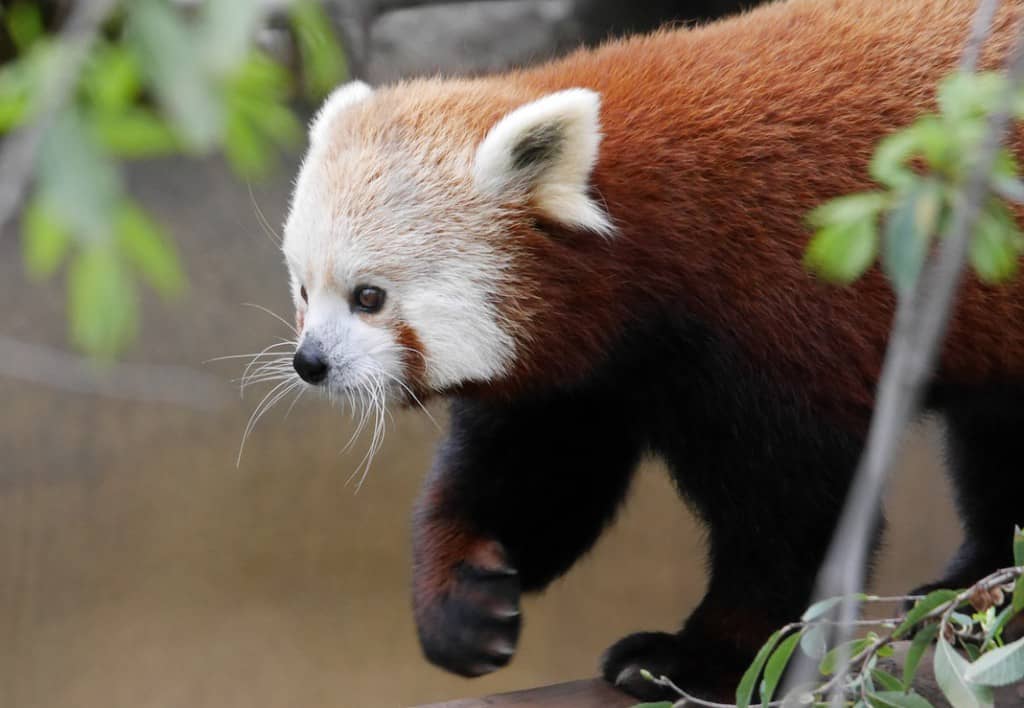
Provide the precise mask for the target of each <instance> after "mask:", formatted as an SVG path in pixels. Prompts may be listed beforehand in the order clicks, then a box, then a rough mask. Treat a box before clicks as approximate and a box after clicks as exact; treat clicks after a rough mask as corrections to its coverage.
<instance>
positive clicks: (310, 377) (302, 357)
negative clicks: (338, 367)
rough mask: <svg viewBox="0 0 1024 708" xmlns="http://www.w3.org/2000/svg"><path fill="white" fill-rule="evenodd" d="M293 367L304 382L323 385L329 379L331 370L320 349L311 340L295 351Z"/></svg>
mask: <svg viewBox="0 0 1024 708" xmlns="http://www.w3.org/2000/svg"><path fill="white" fill-rule="evenodd" d="M292 366H294V367H295V371H296V372H298V374H299V376H301V377H302V380H303V381H305V382H306V383H311V384H318V383H321V382H322V381H323V380H324V379H326V378H327V372H328V370H329V369H330V368H331V367H330V365H329V364H328V363H327V357H325V356H324V353H323V352H322V351H321V350H320V347H318V346H317V345H316V344H313V343H312V342H310V341H309V340H306V341H305V342H303V343H302V346H301V347H299V348H298V349H297V350H296V351H295V358H294V359H292Z"/></svg>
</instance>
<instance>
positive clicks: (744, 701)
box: [736, 630, 782, 708]
mask: <svg viewBox="0 0 1024 708" xmlns="http://www.w3.org/2000/svg"><path fill="white" fill-rule="evenodd" d="M781 636H782V630H778V631H776V632H775V633H774V634H772V636H770V637H768V641H766V642H765V643H764V645H763V646H762V647H761V648H760V650H758V652H757V656H755V657H754V661H753V662H751V664H750V667H749V668H748V669H747V670H746V671H745V672H744V674H743V678H741V679H740V683H739V686H737V687H736V708H748V706H749V705H750V699H751V697H752V696H753V695H754V687H755V686H756V685H757V679H758V677H759V676H760V675H761V669H763V668H764V665H765V663H766V662H767V661H768V657H769V656H771V653H772V651H773V650H774V649H775V645H776V644H778V643H779V638H780V637H781Z"/></svg>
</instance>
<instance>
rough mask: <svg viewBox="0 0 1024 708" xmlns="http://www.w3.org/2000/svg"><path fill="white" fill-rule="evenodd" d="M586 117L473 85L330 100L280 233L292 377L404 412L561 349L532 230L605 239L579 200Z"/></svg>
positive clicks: (573, 103) (567, 105)
mask: <svg viewBox="0 0 1024 708" xmlns="http://www.w3.org/2000/svg"><path fill="white" fill-rule="evenodd" d="M599 104H600V100H599V97H598V95H597V94H596V93H594V92H592V91H589V90H584V89H570V90H565V91H558V92H555V93H549V94H547V95H542V96H539V97H538V96H533V95H527V94H520V93H518V92H517V90H516V89H514V88H510V87H508V86H503V85H501V84H499V83H495V82H490V83H488V82H480V81H472V82H471V81H463V82H460V81H447V82H443V81H423V82H416V83H411V84H404V85H399V86H397V87H395V88H391V89H385V90H381V91H378V92H374V91H373V90H372V89H371V88H370V87H368V86H367V85H366V84H363V83H360V82H353V83H351V84H348V85H346V86H343V87H342V88H340V89H338V90H337V91H335V93H334V94H333V95H332V96H330V97H329V98H328V100H327V101H326V103H325V105H324V106H323V108H322V109H321V111H320V113H319V114H318V115H317V117H316V118H315V119H314V121H313V124H312V127H311V130H310V148H309V152H308V154H307V156H306V159H305V161H304V163H303V166H302V169H301V172H300V174H299V177H298V180H297V183H296V187H295V192H294V195H293V199H292V205H291V211H290V214H289V217H288V220H287V224H286V226H285V237H284V244H283V251H284V255H285V259H286V262H287V264H288V268H289V270H290V273H291V281H292V292H293V296H294V299H295V306H296V310H297V315H296V320H297V322H298V323H299V326H300V329H301V332H300V341H299V343H300V346H299V353H298V355H297V357H296V368H298V369H299V371H300V374H302V375H303V377H304V378H306V379H307V381H310V380H312V381H314V382H316V383H323V384H324V385H325V386H326V387H327V389H328V390H329V391H330V392H332V393H336V394H342V395H344V394H346V393H348V394H351V393H352V391H353V390H355V391H366V390H375V391H380V392H382V393H384V394H391V396H392V397H394V398H398V399H406V400H408V398H409V397H411V396H417V397H420V396H423V395H425V394H430V393H444V392H448V391H452V390H455V389H459V388H462V387H467V386H480V385H482V386H485V387H486V386H489V385H493V386H497V387H501V386H504V385H507V384H509V383H510V382H513V381H514V380H515V379H516V378H517V377H519V378H522V377H523V375H524V372H527V371H536V370H538V369H539V368H541V367H540V363H539V361H540V359H539V358H538V357H540V358H544V357H543V356H540V355H539V353H540V352H547V353H548V354H550V351H551V347H552V346H554V339H555V338H561V339H562V340H571V339H572V333H571V332H564V331H563V332H561V333H557V332H552V330H553V328H555V327H556V326H557V320H559V319H560V318H557V317H556V318H554V319H552V318H551V317H550V316H549V315H550V313H551V312H555V311H559V312H562V314H564V307H563V308H562V309H561V310H559V308H558V307H555V308H554V309H553V310H552V309H551V308H552V307H553V305H552V302H551V301H550V298H553V297H555V296H556V294H557V291H558V290H560V289H565V288H573V287H574V286H575V284H574V283H573V282H572V275H571V273H566V272H562V273H561V275H560V276H559V275H557V274H555V275H552V272H551V271H552V268H555V269H556V270H557V269H558V266H557V265H556V264H555V261H557V260H558V259H559V258H560V257H562V256H559V255H557V254H554V253H553V252H552V253H548V251H550V248H549V247H550V245H551V244H552V243H553V239H556V238H557V237H556V236H553V235H552V233H551V231H550V229H548V230H546V229H545V228H544V227H543V226H541V225H548V226H550V227H552V228H553V229H555V230H564V232H565V233H570V232H571V233H572V234H573V236H574V237H577V236H578V237H579V238H581V239H586V240H587V241H591V242H597V243H601V242H607V241H608V239H612V238H614V233H613V232H614V229H613V226H612V223H611V221H610V219H609V217H608V216H607V214H606V213H605V211H604V209H603V208H602V206H601V205H600V204H599V203H598V202H597V201H595V199H594V198H593V196H592V194H591V191H592V190H591V189H590V185H589V181H590V176H591V171H592V169H593V167H594V164H595V162H596V160H597V154H598V146H599V143H600V139H601V134H600V128H599V118H598V114H599ZM555 250H556V251H557V250H558V249H557V248H556V249H555ZM546 254H547V255H546ZM548 255H550V256H551V257H548ZM563 256H564V254H563ZM567 267H569V269H570V270H571V269H572V268H574V267H576V266H567ZM552 277H555V278H558V277H568V278H569V280H568V281H565V282H545V281H549V280H550V278H552ZM563 319H564V318H563ZM300 356H305V357H307V358H308V359H309V360H310V361H305V362H304V363H305V364H310V362H312V364H316V366H313V367H312V368H307V369H306V370H305V371H304V370H303V369H302V368H300ZM307 373H309V374H310V376H307V375H306V374H307Z"/></svg>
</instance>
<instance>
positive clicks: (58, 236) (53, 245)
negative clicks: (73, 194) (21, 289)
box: [21, 199, 72, 279]
mask: <svg viewBox="0 0 1024 708" xmlns="http://www.w3.org/2000/svg"><path fill="white" fill-rule="evenodd" d="M21 231H22V249H23V251H22V252H23V257H24V259H25V269H26V270H27V271H28V274H29V275H30V276H31V277H33V278H37V279H42V278H46V277H49V276H51V275H53V273H54V272H55V271H56V270H57V268H59V267H60V264H61V263H63V262H64V259H65V258H66V257H67V255H68V252H69V251H70V250H71V244H72V238H71V233H70V232H69V231H68V229H67V228H66V227H65V226H64V224H62V223H61V222H60V220H59V219H56V218H54V215H53V212H52V211H51V210H49V209H47V208H46V206H45V204H44V203H43V202H42V201H41V200H39V199H34V200H32V202H31V203H30V204H29V205H28V206H27V207H26V208H25V213H24V216H23V217H22V222H21Z"/></svg>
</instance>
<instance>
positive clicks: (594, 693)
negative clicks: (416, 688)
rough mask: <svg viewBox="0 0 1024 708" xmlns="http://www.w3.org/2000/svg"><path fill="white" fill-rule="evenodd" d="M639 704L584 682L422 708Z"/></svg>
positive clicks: (581, 707) (623, 706) (607, 688)
mask: <svg viewBox="0 0 1024 708" xmlns="http://www.w3.org/2000/svg"><path fill="white" fill-rule="evenodd" d="M638 702H639V701H637V700H636V699H635V698H630V697H629V696H627V695H626V694H625V693H622V692H621V691H616V690H615V689H614V688H612V687H611V686H609V685H608V684H607V682H605V681H602V680H601V679H584V680H582V681H570V682H568V683H559V684H555V685H554V686H544V687H543V688H534V689H530V690H526V691H513V692H512V693H500V694H497V695H494V696H485V697H484V698H466V699H462V700H457V701H446V702H444V703H432V704H431V705H429V706H419V708H485V706H499V707H500V708H527V707H529V708H555V707H556V706H558V708H628V706H634V705H636V704H637V703H638Z"/></svg>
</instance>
